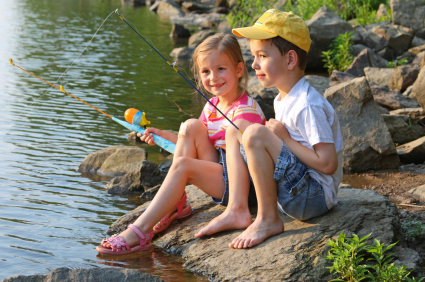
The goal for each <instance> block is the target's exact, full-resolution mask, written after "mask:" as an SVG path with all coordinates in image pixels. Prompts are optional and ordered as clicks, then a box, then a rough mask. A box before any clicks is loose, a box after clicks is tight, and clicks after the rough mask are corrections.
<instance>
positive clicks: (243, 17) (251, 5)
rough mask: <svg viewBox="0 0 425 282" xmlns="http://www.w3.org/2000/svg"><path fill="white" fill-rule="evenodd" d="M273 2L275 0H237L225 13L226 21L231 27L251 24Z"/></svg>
mask: <svg viewBox="0 0 425 282" xmlns="http://www.w3.org/2000/svg"><path fill="white" fill-rule="evenodd" d="M274 2H275V0H271V1H261V0H238V1H237V2H236V5H235V6H234V7H233V8H232V10H231V11H230V13H229V14H228V15H227V22H228V23H229V25H230V27H232V28H236V27H244V26H250V25H253V24H254V23H255V22H256V20H257V19H258V18H259V17H260V16H261V15H262V14H263V13H264V12H265V11H267V10H268V9H270V7H271V5H272V4H273V3H274Z"/></svg>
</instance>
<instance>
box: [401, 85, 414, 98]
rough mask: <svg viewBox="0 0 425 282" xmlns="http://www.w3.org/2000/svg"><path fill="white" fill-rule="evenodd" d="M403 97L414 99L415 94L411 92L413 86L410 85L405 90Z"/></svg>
mask: <svg viewBox="0 0 425 282" xmlns="http://www.w3.org/2000/svg"><path fill="white" fill-rule="evenodd" d="M403 96H407V97H409V98H412V99H416V97H415V93H414V92H413V85H410V86H409V87H407V88H406V90H405V91H404V92H403Z"/></svg>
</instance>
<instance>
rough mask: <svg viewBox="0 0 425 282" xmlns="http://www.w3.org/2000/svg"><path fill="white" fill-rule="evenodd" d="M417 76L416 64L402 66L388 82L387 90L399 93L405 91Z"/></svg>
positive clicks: (417, 68)
mask: <svg viewBox="0 0 425 282" xmlns="http://www.w3.org/2000/svg"><path fill="white" fill-rule="evenodd" d="M418 74H419V65H418V64H408V65H404V66H398V67H397V68H396V69H395V71H394V73H393V75H392V76H391V78H390V81H389V85H388V86H389V88H390V89H391V90H396V91H401V92H403V91H404V90H406V89H407V87H409V86H410V85H412V84H413V83H414V82H415V80H416V78H417V77H418Z"/></svg>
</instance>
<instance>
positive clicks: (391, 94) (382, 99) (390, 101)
mask: <svg viewBox="0 0 425 282" xmlns="http://www.w3.org/2000/svg"><path fill="white" fill-rule="evenodd" d="M370 89H371V90H372V94H373V98H374V99H375V101H376V102H377V103H378V104H379V105H381V106H382V107H385V108H387V109H389V110H397V109H401V108H417V107H419V104H418V102H417V101H416V100H415V99H412V98H410V97H407V96H404V95H402V94H401V93H400V92H398V91H394V90H390V89H388V88H387V87H383V86H380V85H377V84H375V83H370Z"/></svg>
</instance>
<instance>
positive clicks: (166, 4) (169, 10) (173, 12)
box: [156, 0, 184, 17]
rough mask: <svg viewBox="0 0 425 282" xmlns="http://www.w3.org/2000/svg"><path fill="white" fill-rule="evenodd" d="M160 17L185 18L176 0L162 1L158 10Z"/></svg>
mask: <svg viewBox="0 0 425 282" xmlns="http://www.w3.org/2000/svg"><path fill="white" fill-rule="evenodd" d="M156 12H157V13H158V14H159V15H162V16H166V17H170V16H184V12H183V11H182V9H181V8H180V5H179V4H177V2H176V1H174V0H161V2H160V3H159V5H158V8H157V9H156Z"/></svg>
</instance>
